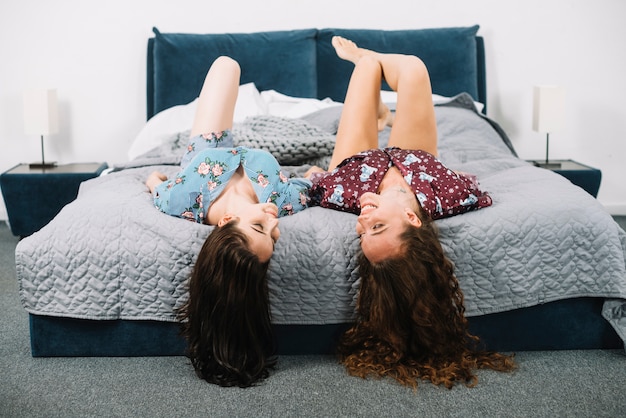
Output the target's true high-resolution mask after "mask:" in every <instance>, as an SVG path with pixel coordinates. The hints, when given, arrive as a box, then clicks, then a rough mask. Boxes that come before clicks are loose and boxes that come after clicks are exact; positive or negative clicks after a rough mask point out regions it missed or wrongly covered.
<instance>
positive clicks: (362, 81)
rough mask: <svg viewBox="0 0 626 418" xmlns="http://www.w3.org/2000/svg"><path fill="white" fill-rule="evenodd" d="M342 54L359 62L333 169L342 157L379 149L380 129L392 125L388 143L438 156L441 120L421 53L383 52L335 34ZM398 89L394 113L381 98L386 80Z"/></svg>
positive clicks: (346, 105) (348, 94)
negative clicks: (416, 55) (434, 105)
mask: <svg viewBox="0 0 626 418" xmlns="http://www.w3.org/2000/svg"><path fill="white" fill-rule="evenodd" d="M332 43H333V46H334V47H335V50H336V51H337V55H338V56H339V57H340V58H342V59H344V60H347V61H351V62H353V63H354V64H355V67H354V71H353V73H352V76H351V78H350V84H349V85H348V91H347V93H346V99H345V102H344V107H343V111H342V115H341V120H340V122H339V128H338V131H337V142H336V145H335V150H334V152H333V156H332V158H331V161H330V164H329V167H328V171H331V170H333V169H334V168H335V167H336V166H337V165H338V164H339V163H340V162H341V161H342V160H343V159H345V158H348V157H350V156H352V155H354V154H357V153H359V152H362V151H366V150H368V149H373V148H378V131H379V129H380V128H382V127H384V126H385V125H386V124H387V125H390V126H392V128H391V133H390V136H389V146H390V147H398V148H404V149H421V150H424V151H427V152H429V153H431V154H433V155H437V125H436V119H435V110H434V107H433V102H432V90H431V86H430V78H429V76H428V71H427V69H426V66H425V65H424V63H423V62H422V61H421V60H420V59H419V58H417V57H415V56H412V55H402V54H383V53H378V52H374V51H370V50H368V49H364V48H359V47H358V46H357V45H356V44H355V43H354V42H352V41H350V40H347V39H344V38H341V37H337V36H336V37H334V38H333V40H332ZM383 79H384V80H385V81H386V82H387V84H389V86H390V87H391V88H392V89H393V90H394V91H396V92H397V93H398V101H397V104H396V113H395V117H394V116H393V115H391V113H390V112H389V109H388V108H387V106H385V105H384V104H383V103H382V101H381V98H380V88H381V83H382V80H383Z"/></svg>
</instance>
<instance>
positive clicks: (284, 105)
mask: <svg viewBox="0 0 626 418" xmlns="http://www.w3.org/2000/svg"><path fill="white" fill-rule="evenodd" d="M261 98H262V99H263V102H264V103H265V104H266V106H267V114H268V115H272V116H281V117H285V118H292V119H295V118H301V117H303V116H305V115H308V114H311V113H313V112H316V111H318V110H321V109H326V108H327V107H331V106H337V105H340V104H341V103H339V102H334V101H332V100H331V99H330V98H326V99H324V100H319V99H312V98H303V97H292V96H287V95H286V94H282V93H279V92H277V91H276V90H265V91H263V92H261Z"/></svg>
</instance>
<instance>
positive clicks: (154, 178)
mask: <svg viewBox="0 0 626 418" xmlns="http://www.w3.org/2000/svg"><path fill="white" fill-rule="evenodd" d="M165 180H167V176H166V175H165V174H163V173H161V172H159V171H153V172H152V173H150V175H149V176H148V179H147V180H146V186H148V189H150V193H154V189H155V188H156V187H157V186H158V185H159V184H161V183H163V182H164V181H165Z"/></svg>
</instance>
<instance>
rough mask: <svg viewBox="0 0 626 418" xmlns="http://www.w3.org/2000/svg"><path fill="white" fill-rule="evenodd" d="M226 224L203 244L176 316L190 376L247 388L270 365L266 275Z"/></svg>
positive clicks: (272, 346) (271, 338)
mask: <svg viewBox="0 0 626 418" xmlns="http://www.w3.org/2000/svg"><path fill="white" fill-rule="evenodd" d="M236 224H237V222H235V221H233V222H229V223H228V224H226V225H224V226H222V227H216V228H215V229H214V230H213V231H212V232H211V234H210V235H209V236H208V237H207V239H206V241H205V242H204V244H203V246H202V249H201V250H200V253H199V254H198V258H197V261H196V263H195V265H194V268H193V271H192V274H191V277H190V279H189V299H188V300H187V301H186V303H185V304H184V305H183V306H182V307H181V308H180V309H179V311H178V319H179V320H180V321H181V327H182V335H183V336H184V337H185V339H186V340H187V343H188V355H189V357H190V359H191V363H192V364H193V367H194V369H195V370H196V374H197V375H198V376H199V377H200V378H202V379H204V380H206V381H207V382H209V383H215V384H218V385H220V386H239V387H248V386H252V385H254V384H255V383H257V382H259V381H261V380H263V379H265V378H267V377H268V376H269V373H270V370H271V369H273V368H274V366H275V365H276V358H275V340H274V334H273V330H272V325H271V318H270V304H269V290H268V285H267V270H268V266H269V262H266V263H261V262H260V261H259V258H258V257H257V256H256V254H254V253H252V252H251V251H250V250H249V249H248V243H247V239H246V236H245V235H244V234H243V233H242V232H241V231H240V230H239V229H238V228H237V227H236Z"/></svg>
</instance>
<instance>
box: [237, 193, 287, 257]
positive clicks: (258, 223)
mask: <svg viewBox="0 0 626 418" xmlns="http://www.w3.org/2000/svg"><path fill="white" fill-rule="evenodd" d="M232 215H233V216H234V217H236V218H238V219H239V223H238V224H237V227H238V228H239V229H240V230H241V231H242V232H243V233H244V234H245V235H246V236H247V237H248V243H249V245H250V250H251V251H252V252H253V253H255V254H256V255H257V256H258V257H259V260H261V262H262V263H264V262H266V261H268V260H269V259H270V258H271V257H272V254H273V253H274V244H275V243H276V241H278V238H279V237H280V230H279V229H278V208H277V207H276V205H274V204H273V203H256V204H252V205H248V206H245V207H243V208H241V209H240V210H238V211H237V212H236V213H233V214H232ZM231 219H232V218H231ZM229 220H230V219H228V221H229Z"/></svg>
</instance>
